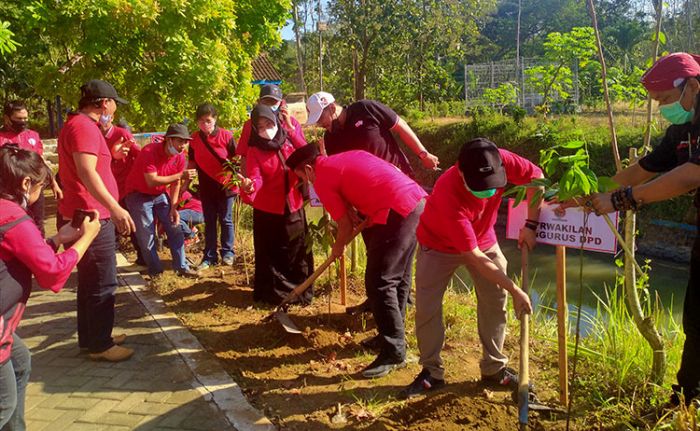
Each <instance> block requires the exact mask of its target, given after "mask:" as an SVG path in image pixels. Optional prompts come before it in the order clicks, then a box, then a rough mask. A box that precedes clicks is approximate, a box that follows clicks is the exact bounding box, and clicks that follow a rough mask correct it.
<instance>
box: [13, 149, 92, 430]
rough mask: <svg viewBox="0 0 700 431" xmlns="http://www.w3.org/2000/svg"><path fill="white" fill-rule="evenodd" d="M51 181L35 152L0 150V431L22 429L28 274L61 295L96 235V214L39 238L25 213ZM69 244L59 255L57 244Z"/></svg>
mask: <svg viewBox="0 0 700 431" xmlns="http://www.w3.org/2000/svg"><path fill="white" fill-rule="evenodd" d="M51 182H52V175H51V170H50V169H49V168H48V166H46V164H45V163H44V161H43V159H42V158H41V156H40V155H39V154H37V153H35V152H32V151H27V150H23V149H20V148H19V147H18V146H16V145H12V144H8V145H5V146H4V147H2V148H0V292H2V295H0V429H3V430H8V429H9V430H24V429H25V424H24V394H25V389H26V386H27V382H28V381H29V372H30V362H31V361H30V354H29V350H28V349H27V346H25V344H24V342H22V340H21V339H20V338H19V337H18V336H17V334H16V333H15V329H16V328H17V325H18V324H19V321H20V319H21V318H22V313H23V312H24V308H25V305H26V303H27V299H28V298H29V294H30V292H31V290H32V274H34V276H35V277H36V281H37V283H38V284H39V286H40V287H42V288H44V289H51V290H53V291H54V292H58V291H59V290H61V288H62V287H63V285H64V284H65V282H66V280H68V277H69V276H70V273H71V271H72V270H73V268H75V266H76V264H77V263H78V261H79V260H80V258H82V256H83V254H84V253H85V250H86V249H87V247H88V246H89V245H90V243H91V242H92V241H93V240H94V239H95V237H96V236H97V233H98V232H99V230H100V222H99V214H97V211H94V213H95V214H94V217H92V221H90V218H89V217H85V219H84V220H83V222H82V225H81V227H80V228H79V229H75V228H73V227H71V224H70V223H69V224H66V225H65V226H63V227H62V228H61V229H60V230H59V232H58V234H56V235H55V236H53V237H52V238H49V239H44V238H43V236H42V235H41V232H39V229H38V228H37V227H36V225H35V224H34V223H33V222H32V219H31V218H30V217H29V215H28V214H27V207H28V206H30V205H31V204H33V203H34V202H36V201H37V199H39V196H40V195H41V193H42V191H43V189H44V187H46V186H47V185H50V184H51ZM71 242H74V243H73V245H72V246H71V247H70V248H68V249H67V250H65V251H63V252H62V253H56V250H57V249H58V247H59V246H60V245H61V244H66V243H71Z"/></svg>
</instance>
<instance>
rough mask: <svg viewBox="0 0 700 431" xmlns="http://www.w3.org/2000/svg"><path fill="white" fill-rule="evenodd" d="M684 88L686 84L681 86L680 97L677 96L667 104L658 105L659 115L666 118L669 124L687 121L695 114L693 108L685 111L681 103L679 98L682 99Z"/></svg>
mask: <svg viewBox="0 0 700 431" xmlns="http://www.w3.org/2000/svg"><path fill="white" fill-rule="evenodd" d="M686 88H688V87H687V85H686V86H685V87H683V91H682V92H681V97H679V98H678V100H676V101H675V102H673V103H669V104H668V105H662V106H659V112H660V113H661V116H662V117H664V118H665V119H667V120H668V121H669V122H670V123H671V124H685V123H689V122H690V121H691V120H692V119H693V116H695V108H693V109H691V110H690V111H686V110H685V108H684V107H683V105H681V99H683V94H685V89H686Z"/></svg>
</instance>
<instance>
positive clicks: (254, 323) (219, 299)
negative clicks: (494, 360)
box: [151, 253, 598, 431]
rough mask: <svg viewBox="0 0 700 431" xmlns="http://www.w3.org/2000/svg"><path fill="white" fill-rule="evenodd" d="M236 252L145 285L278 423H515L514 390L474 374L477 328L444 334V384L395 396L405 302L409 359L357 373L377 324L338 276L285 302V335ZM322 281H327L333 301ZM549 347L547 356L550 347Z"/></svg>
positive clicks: (556, 421)
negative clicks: (304, 299)
mask: <svg viewBox="0 0 700 431" xmlns="http://www.w3.org/2000/svg"><path fill="white" fill-rule="evenodd" d="M163 257H164V258H165V259H167V257H166V256H163ZM239 260H240V262H237V264H236V265H235V266H234V267H223V266H217V267H214V268H209V269H207V270H206V271H204V272H203V277H202V278H200V279H199V280H196V281H194V282H193V281H187V280H182V279H177V278H175V277H171V276H167V275H166V276H163V277H160V278H159V279H158V280H157V281H156V282H152V283H151V287H152V288H153V289H154V290H155V291H156V292H158V293H159V294H160V295H161V296H162V297H163V299H164V300H165V301H166V302H167V303H168V305H169V306H170V307H171V308H172V309H173V310H174V311H175V312H176V313H177V314H178V316H179V317H180V319H181V320H182V321H183V322H184V324H185V325H186V326H188V327H189V328H190V330H191V331H192V333H193V334H194V335H195V336H197V338H198V339H199V340H200V341H201V343H202V344H203V345H204V346H205V348H206V349H208V350H209V351H210V352H212V353H213V354H215V355H216V356H217V357H218V358H219V359H220V361H221V363H222V364H223V366H224V368H225V369H226V370H227V371H228V373H230V374H231V376H232V377H233V378H234V380H236V381H237V382H238V384H239V385H240V386H241V388H242V389H243V392H244V393H245V394H246V396H247V397H248V399H249V400H250V402H251V403H252V404H253V405H254V406H256V407H257V408H259V409H260V410H261V411H263V412H264V413H265V414H266V416H267V417H269V418H270V419H271V420H272V421H273V422H274V423H275V424H276V425H277V426H279V428H280V429H283V430H320V429H363V430H364V429H367V430H458V429H460V430H464V429H468V430H484V431H486V430H489V431H499V430H504V431H505V430H508V431H511V430H515V429H517V427H518V416H517V407H516V405H515V403H514V402H513V401H512V399H511V392H510V391H508V390H505V389H502V388H498V387H493V386H489V385H485V384H483V383H482V382H480V373H479V359H480V356H481V348H480V344H479V342H478V336H477V334H476V329H475V328H474V331H473V334H470V335H468V336H465V337H463V338H462V339H457V340H453V339H448V340H447V344H446V346H445V351H444V354H443V359H444V360H445V364H446V381H447V383H448V384H447V385H446V386H445V387H444V388H442V389H440V390H437V391H435V392H433V393H431V394H430V395H429V396H422V397H418V398H415V399H411V400H410V401H401V400H398V399H397V393H398V392H399V391H400V390H401V389H402V388H403V387H404V386H406V385H408V384H410V383H411V382H412V380H413V378H414V377H415V376H416V375H417V373H418V372H419V371H420V366H419V365H418V363H417V356H416V355H417V349H416V347H415V337H414V336H412V333H413V324H412V322H413V313H414V310H413V308H412V307H409V310H408V318H407V320H408V323H407V325H408V328H407V332H408V333H409V336H408V342H409V352H410V353H409V365H408V366H407V367H406V368H404V369H401V370H398V371H396V372H394V373H391V374H390V375H388V376H386V377H383V378H379V379H374V380H367V379H363V378H362V377H361V375H360V374H359V372H360V371H361V370H362V369H363V367H365V366H366V365H367V364H368V363H370V362H371V361H372V359H373V358H374V357H375V355H374V353H372V352H371V351H369V350H367V349H365V348H364V347H363V346H362V345H361V344H360V341H362V340H364V339H366V338H368V337H371V336H372V335H374V334H376V329H375V326H374V324H373V322H372V317H371V315H370V314H364V315H360V316H350V315H347V314H346V313H345V307H344V306H342V305H340V304H339V301H340V297H339V292H338V282H337V278H336V279H335V280H334V281H328V280H326V281H325V282H324V283H323V284H322V285H320V286H318V285H317V288H316V298H315V300H314V303H313V305H311V306H308V307H305V308H301V307H296V308H291V309H290V310H289V315H290V317H291V319H292V320H293V321H294V323H296V325H297V326H298V327H299V328H300V329H302V331H303V333H302V334H300V335H294V334H288V333H286V332H285V331H284V329H283V327H282V326H281V325H280V324H279V322H277V321H276V320H275V319H266V318H267V317H268V316H269V315H270V313H271V311H272V308H271V307H269V306H266V305H263V304H258V303H253V301H252V288H251V281H252V280H250V278H251V277H252V274H251V271H252V265H251V264H250V261H251V260H252V255H251V254H250V253H247V258H246V262H243V260H242V259H239ZM246 272H247V274H246ZM328 286H332V287H333V289H332V301H331V303H330V305H329V301H328V291H329V290H331V289H329V288H328ZM363 300H364V287H363V286H362V284H361V283H359V282H353V281H352V280H351V282H350V283H349V286H348V295H347V303H348V305H350V304H357V303H360V302H362V301H363ZM465 301H474V299H473V295H467V299H465ZM329 308H330V311H329ZM511 332H513V331H511ZM506 350H507V354H509V355H510V357H511V360H512V364H514V367H515V368H517V363H518V362H517V351H518V344H517V339H516V338H515V336H514V335H509V336H508V339H507V342H506ZM542 356H545V355H544V354H543V355H542ZM546 356H547V357H548V358H551V356H552V355H551V352H547V355H546ZM531 357H532V358H533V364H532V366H531V367H532V368H533V370H532V371H531V373H532V375H533V380H534V381H536V382H537V391H538V395H539V396H540V398H541V399H543V400H544V401H549V402H553V401H554V400H555V399H556V396H557V395H556V393H557V392H556V387H555V385H556V364H555V363H553V362H552V360H551V359H547V360H543V359H542V357H540V355H539V354H538V352H537V351H536V348H533V349H531ZM555 360H556V359H554V361H555ZM542 370H546V371H542ZM540 374H548V375H549V376H548V377H547V381H546V382H542V384H540V382H538V381H537V379H538V376H539V375H540ZM529 423H530V426H529V429H534V430H552V429H564V424H565V421H564V420H562V418H561V417H558V418H557V417H552V415H550V414H546V415H545V414H539V413H536V412H531V414H530V422H529ZM585 428H586V429H595V428H598V427H593V428H592V427H590V425H589V426H586V427H585ZM572 429H576V428H572Z"/></svg>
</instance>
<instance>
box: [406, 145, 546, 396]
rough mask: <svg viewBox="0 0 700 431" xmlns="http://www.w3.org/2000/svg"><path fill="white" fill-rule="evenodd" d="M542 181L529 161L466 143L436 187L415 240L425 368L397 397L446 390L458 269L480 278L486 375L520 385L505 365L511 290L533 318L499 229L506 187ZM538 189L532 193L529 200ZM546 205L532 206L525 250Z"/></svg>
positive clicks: (520, 309)
mask: <svg viewBox="0 0 700 431" xmlns="http://www.w3.org/2000/svg"><path fill="white" fill-rule="evenodd" d="M537 178H542V170H540V168H538V167H537V166H535V165H534V164H533V163H531V162H530V161H529V160H527V159H525V158H523V157H520V156H518V155H516V154H514V153H511V152H510V151H507V150H503V149H499V148H497V147H496V145H495V144H494V143H493V142H491V141H489V140H487V139H483V138H477V139H474V140H471V141H469V142H467V143H465V144H464V145H463V146H462V148H461V150H460V152H459V158H458V161H457V163H456V164H455V166H452V167H451V168H450V169H448V170H447V172H445V173H444V174H443V175H442V176H441V177H440V178H439V179H438V180H437V182H436V183H435V187H434V189H433V192H432V194H431V195H430V197H428V200H427V202H426V204H425V211H424V212H423V215H421V218H420V223H419V224H418V229H417V232H416V235H417V237H418V243H419V245H420V248H419V250H418V259H417V262H416V338H417V341H418V349H419V351H420V364H421V365H422V366H423V370H422V371H421V372H420V373H419V374H418V376H417V377H416V379H415V380H414V381H413V383H411V384H410V385H409V386H408V387H406V388H405V389H404V390H402V391H401V392H400V393H399V396H400V397H401V398H410V397H413V396H416V395H420V394H423V393H425V392H428V391H430V390H434V389H437V388H439V387H441V386H444V384H445V380H444V374H445V369H444V367H443V363H442V359H441V357H440V352H441V350H442V347H443V345H444V342H445V326H444V324H443V321H442V300H443V296H444V294H445V290H446V289H447V285H448V284H449V281H450V280H451V279H452V276H453V274H454V273H455V271H456V270H457V269H458V268H459V267H460V266H465V267H466V268H467V269H468V270H469V273H470V274H471V276H472V280H474V290H475V291H476V297H477V307H476V310H477V327H478V332H479V339H480V340H481V346H482V358H481V361H480V363H479V368H480V369H481V378H482V380H483V381H485V382H487V383H494V384H497V385H501V386H508V387H510V388H517V384H518V375H517V373H516V372H515V371H514V370H513V369H511V368H509V367H507V364H508V357H507V356H506V355H505V354H504V353H503V343H504V341H505V334H506V320H507V319H506V317H507V314H506V299H507V294H508V293H510V294H511V296H512V297H513V308H514V309H515V312H516V314H518V315H521V314H522V313H531V312H532V305H531V304H530V299H529V297H528V296H527V294H526V293H525V292H523V291H522V290H521V289H520V288H519V287H518V286H517V284H515V282H513V281H512V280H511V279H510V278H509V277H508V275H507V272H506V266H507V264H508V262H507V261H506V259H505V257H504V256H503V253H502V252H501V249H500V247H499V245H498V240H497V238H496V233H495V231H494V225H495V223H496V218H497V216H498V209H499V207H500V205H501V197H502V195H503V191H504V187H505V186H506V185H507V184H508V183H511V184H515V185H523V184H528V183H530V182H531V181H532V180H534V179H537ZM534 192H535V189H531V190H530V191H528V199H527V200H528V202H531V200H532V198H533V195H534ZM539 212H540V205H539V204H535V205H528V220H527V222H526V224H525V227H523V228H522V229H521V230H520V237H519V239H518V246H519V247H528V248H529V249H532V248H533V247H534V246H535V230H536V229H537V225H538V221H537V220H538V218H539Z"/></svg>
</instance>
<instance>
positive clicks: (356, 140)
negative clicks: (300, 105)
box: [306, 91, 440, 178]
mask: <svg viewBox="0 0 700 431" xmlns="http://www.w3.org/2000/svg"><path fill="white" fill-rule="evenodd" d="M306 110H307V111H309V119H308V121H307V122H306V124H308V125H311V124H316V125H318V126H320V127H323V128H324V129H326V133H325V134H324V136H323V144H322V145H323V147H322V148H323V149H324V150H325V152H326V153H327V154H328V155H333V154H337V153H342V152H344V151H350V150H365V151H367V152H370V153H372V154H374V155H375V156H377V157H379V158H382V159H384V160H386V161H387V162H389V163H391V164H393V165H394V166H396V167H398V168H399V169H401V171H402V172H403V173H405V174H406V175H408V176H409V177H411V178H414V177H415V175H414V173H413V169H412V168H411V164H410V163H409V162H408V158H407V157H406V154H404V152H403V151H402V150H401V147H399V145H398V143H397V142H396V139H394V136H393V134H392V132H395V133H396V134H397V135H399V137H400V138H401V140H402V141H403V142H404V144H406V146H407V147H408V148H409V149H411V151H413V153H414V154H415V155H416V156H418V158H419V159H420V160H421V163H423V166H424V167H425V168H426V169H435V168H437V167H438V164H439V163H440V161H439V160H438V158H437V157H436V156H434V155H433V154H431V153H430V152H429V151H428V150H426V148H425V147H424V146H423V144H422V143H421V142H420V139H418V137H417V136H416V134H415V133H414V132H413V130H411V127H410V126H409V125H408V124H407V123H406V122H405V121H404V120H403V119H402V118H401V117H399V115H398V114H397V113H396V112H394V111H393V110H392V109H391V108H389V107H388V106H386V105H384V104H382V103H380V102H377V101H374V100H367V99H365V100H359V101H357V102H355V103H351V104H350V105H348V106H341V105H338V104H337V103H336V101H335V97H333V95H332V94H330V93H326V92H324V91H319V92H318V93H314V94H312V95H311V97H309V100H308V101H307V102H306Z"/></svg>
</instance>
